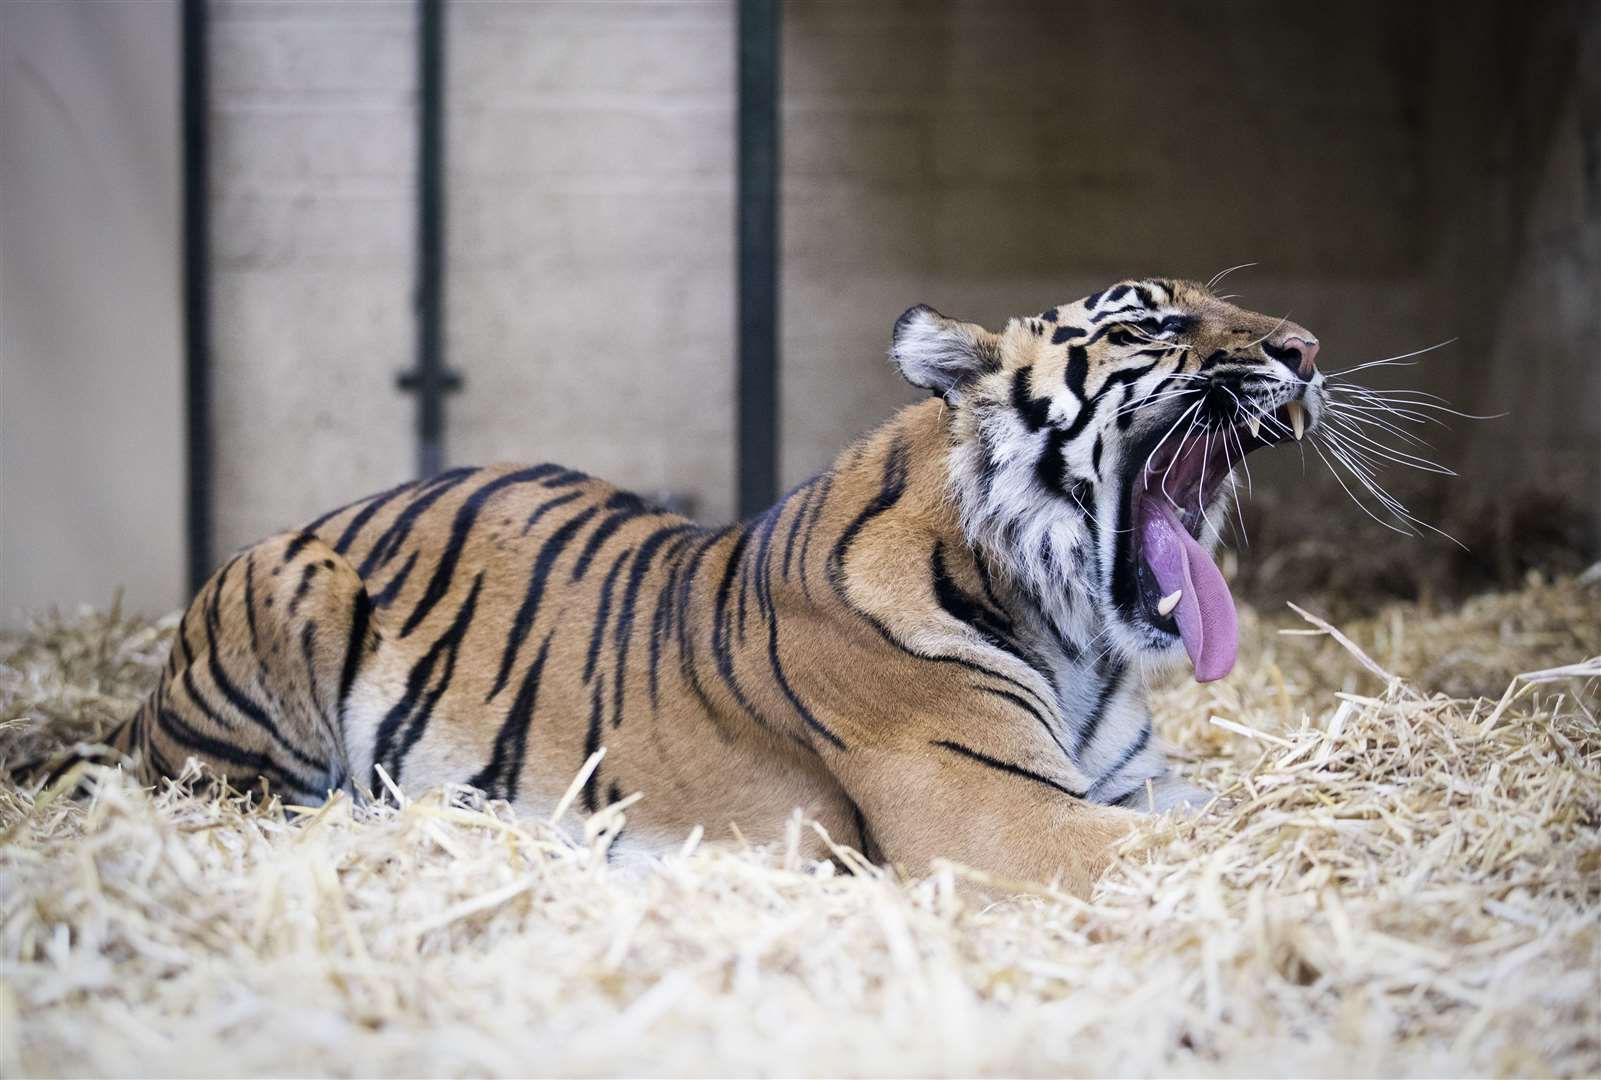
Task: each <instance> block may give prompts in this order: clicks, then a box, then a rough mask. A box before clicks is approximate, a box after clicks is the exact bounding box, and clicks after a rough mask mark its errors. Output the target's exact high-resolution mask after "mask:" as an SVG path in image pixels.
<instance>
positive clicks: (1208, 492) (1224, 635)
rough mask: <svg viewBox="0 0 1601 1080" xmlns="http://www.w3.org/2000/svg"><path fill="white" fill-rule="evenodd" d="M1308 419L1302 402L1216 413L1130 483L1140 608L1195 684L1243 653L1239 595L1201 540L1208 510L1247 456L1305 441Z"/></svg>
mask: <svg viewBox="0 0 1601 1080" xmlns="http://www.w3.org/2000/svg"><path fill="white" fill-rule="evenodd" d="M1308 422H1309V421H1308V413H1307V411H1306V408H1305V406H1304V405H1302V403H1301V402H1299V401H1291V402H1288V403H1286V404H1284V405H1280V406H1279V407H1278V408H1277V409H1276V410H1274V411H1272V412H1270V413H1267V414H1265V415H1263V414H1259V413H1252V415H1251V418H1250V419H1249V420H1243V421H1235V420H1232V419H1221V418H1216V417H1214V418H1213V419H1211V420H1209V421H1208V424H1207V426H1205V427H1202V426H1201V425H1200V424H1197V425H1195V426H1194V427H1193V428H1192V429H1191V430H1189V431H1187V432H1186V433H1185V434H1184V436H1183V437H1181V438H1178V439H1171V440H1168V441H1167V442H1164V443H1159V444H1158V445H1157V447H1156V449H1155V450H1154V452H1152V453H1151V454H1150V456H1149V459H1148V461H1147V464H1146V466H1145V468H1144V469H1143V470H1141V472H1140V474H1139V475H1137V476H1136V477H1135V478H1134V480H1133V484H1134V490H1133V493H1132V503H1133V520H1134V531H1133V542H1132V543H1131V544H1130V545H1129V550H1130V556H1129V557H1130V558H1132V559H1133V561H1134V566H1133V570H1134V575H1135V581H1136V592H1137V600H1136V604H1135V608H1136V610H1137V612H1138V613H1139V615H1140V616H1141V617H1142V618H1143V619H1144V620H1145V621H1146V622H1147V623H1149V624H1150V626H1151V627H1152V628H1154V629H1155V630H1156V631H1158V632H1159V633H1162V634H1166V635H1171V636H1173V637H1177V638H1180V639H1181V640H1182V641H1183V642H1184V648H1185V651H1186V652H1188V653H1189V655H1190V662H1191V663H1192V664H1193V665H1194V667H1195V678H1196V680H1197V681H1198V682H1211V681H1212V680H1214V679H1221V678H1222V677H1223V676H1225V675H1227V674H1228V673H1229V672H1230V671H1231V670H1232V669H1233V667H1234V660H1235V657H1236V655H1237V653H1238V650H1239V631H1238V625H1237V617H1236V614H1235V610H1234V597H1233V595H1232V594H1231V593H1230V592H1229V587H1228V582H1226V581H1225V580H1224V579H1223V572H1222V571H1221V570H1219V569H1218V567H1217V563H1216V562H1215V561H1213V559H1212V555H1211V553H1210V552H1209V551H1208V550H1207V548H1206V546H1205V545H1204V544H1203V543H1202V542H1201V538H1202V536H1203V535H1204V533H1205V531H1206V527H1207V523H1208V514H1209V513H1210V512H1211V510H1212V507H1213V505H1214V503H1215V502H1216V501H1217V496H1218V493H1219V491H1220V490H1221V488H1222V485H1223V484H1224V483H1225V482H1226V481H1227V480H1228V477H1229V474H1230V472H1231V470H1232V469H1233V467H1234V466H1235V465H1237V464H1239V462H1240V461H1241V460H1242V459H1243V458H1244V457H1245V455H1247V454H1249V453H1252V452H1253V451H1256V450H1260V449H1261V448H1262V447H1264V446H1273V445H1275V444H1277V443H1281V442H1284V441H1285V440H1289V439H1299V438H1301V436H1302V435H1303V434H1304V433H1305V432H1306V430H1307V426H1308Z"/></svg>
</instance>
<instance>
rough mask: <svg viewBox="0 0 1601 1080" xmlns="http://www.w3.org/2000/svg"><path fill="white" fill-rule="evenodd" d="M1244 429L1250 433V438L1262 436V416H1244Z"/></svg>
mask: <svg viewBox="0 0 1601 1080" xmlns="http://www.w3.org/2000/svg"><path fill="white" fill-rule="evenodd" d="M1245 429H1246V430H1247V431H1249V432H1250V433H1251V438H1253V439H1260V438H1261V437H1262V418H1261V417H1260V416H1248V417H1246V419H1245Z"/></svg>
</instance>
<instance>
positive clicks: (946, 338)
mask: <svg viewBox="0 0 1601 1080" xmlns="http://www.w3.org/2000/svg"><path fill="white" fill-rule="evenodd" d="M889 356H890V359H891V360H893V361H894V362H895V366H896V367H897V368H899V369H900V372H901V375H902V376H903V377H904V378H905V379H906V381H907V382H909V383H911V384H912V385H913V386H921V387H923V388H924V389H926V390H932V391H933V392H934V393H936V394H940V395H945V394H949V393H950V392H951V391H952V390H955V389H957V388H958V387H960V386H961V385H962V384H963V383H966V382H970V381H971V380H973V379H976V378H978V377H979V376H980V375H985V374H988V373H989V372H991V371H998V370H1000V366H1001V350H1000V339H999V338H997V337H996V336H995V335H994V334H992V333H990V332H989V331H988V330H986V329H984V328H983V327H982V326H979V325H977V324H976V323H965V322H957V321H956V320H955V319H947V318H946V317H945V316H943V315H941V314H940V313H939V312H937V311H935V310H934V309H933V308H931V307H929V306H928V305H927V304H918V305H917V306H916V307H909V308H907V309H906V310H905V311H904V312H902V314H901V317H900V318H898V319H896V320H895V329H894V330H893V331H891V333H890V344H889Z"/></svg>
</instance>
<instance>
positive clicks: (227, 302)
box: [210, 0, 416, 558]
mask: <svg viewBox="0 0 1601 1080" xmlns="http://www.w3.org/2000/svg"><path fill="white" fill-rule="evenodd" d="M210 16H211V39H210V47H211V78H212V85H211V126H212V128H211V129H212V138H213V145H212V155H213V157H212V171H211V177H210V184H211V200H212V215H213V218H212V307H213V333H214V338H213V345H214V351H215V361H214V362H215V367H216V374H215V381H214V388H213V399H212V410H213V426H214V431H215V436H216V531H217V538H216V547H217V555H218V557H219V558H221V557H222V556H224V555H226V554H227V552H228V551H230V550H231V549H233V548H234V547H237V546H239V545H242V544H246V543H249V542H251V541H254V540H256V539H259V538H261V537H262V536H265V535H267V534H269V533H272V532H275V531H277V530H279V529H283V528H287V527H290V526H293V525H297V524H300V523H302V522H304V521H306V520H308V519H309V518H311V517H313V516H315V515H316V514H318V513H320V512H321V511H323V510H326V509H329V508H331V507H333V506H336V505H339V504H341V503H344V502H348V501H350V500H351V499H352V498H354V497H356V496H357V495H361V494H364V493H367V492H370V491H376V490H378V489H380V488H382V487H386V486H388V485H391V484H393V483H395V482H397V481H398V480H401V479H405V478H406V477H407V476H408V475H409V473H410V471H411V470H412V468H413V462H414V456H415V450H414V448H413V437H412V427H411V424H412V406H411V400H410V399H409V398H407V397H405V396H404V395H402V394H400V393H398V392H397V391H396V389H395V377H396V375H397V374H398V373H399V372H400V371H401V370H403V369H405V368H408V367H410V366H412V364H413V362H414V361H413V349H414V344H413V318H412V314H411V296H412V289H413V275H414V269H413V262H412V251H413V238H412V235H413V234H412V230H413V227H414V221H415V201H414V194H413V192H414V178H415V158H416V141H415V132H416V122H415V119H414V116H415V112H414V106H415V89H416V59H415V57H416V37H415V30H416V28H415V22H416V20H415V5H414V4H412V3H410V2H408V0H392V2H391V0H360V2H357V0H305V2H297V0H289V2H280V0H213V2H212V3H211V5H210Z"/></svg>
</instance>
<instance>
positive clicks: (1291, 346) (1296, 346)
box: [1279, 337, 1317, 379]
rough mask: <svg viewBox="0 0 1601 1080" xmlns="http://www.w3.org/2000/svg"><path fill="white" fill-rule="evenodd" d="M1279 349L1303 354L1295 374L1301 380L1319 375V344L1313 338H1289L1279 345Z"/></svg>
mask: <svg viewBox="0 0 1601 1080" xmlns="http://www.w3.org/2000/svg"><path fill="white" fill-rule="evenodd" d="M1279 348H1281V349H1283V350H1284V351H1285V352H1291V351H1294V352H1298V353H1300V354H1301V362H1300V363H1299V364H1297V365H1296V366H1295V373H1296V374H1297V375H1299V376H1300V377H1301V378H1303V379H1310V378H1311V377H1312V376H1313V375H1314V374H1316V373H1317V363H1316V362H1317V342H1316V341H1315V340H1313V339H1312V338H1304V337H1287V338H1285V339H1284V340H1283V341H1282V342H1280V343H1279Z"/></svg>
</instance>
